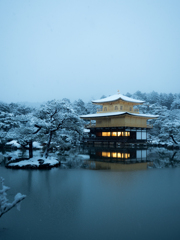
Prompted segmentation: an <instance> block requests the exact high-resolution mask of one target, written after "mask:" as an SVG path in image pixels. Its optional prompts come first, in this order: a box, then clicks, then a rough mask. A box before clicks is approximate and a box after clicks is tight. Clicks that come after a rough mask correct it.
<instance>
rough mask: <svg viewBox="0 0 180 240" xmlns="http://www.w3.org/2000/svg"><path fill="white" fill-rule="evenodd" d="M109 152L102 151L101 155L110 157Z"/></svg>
mask: <svg viewBox="0 0 180 240" xmlns="http://www.w3.org/2000/svg"><path fill="white" fill-rule="evenodd" d="M110 156H111V153H110V152H102V157H110Z"/></svg>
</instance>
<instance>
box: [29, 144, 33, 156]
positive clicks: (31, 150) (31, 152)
mask: <svg viewBox="0 0 180 240" xmlns="http://www.w3.org/2000/svg"><path fill="white" fill-rule="evenodd" d="M29 158H33V142H32V141H30V142H29Z"/></svg>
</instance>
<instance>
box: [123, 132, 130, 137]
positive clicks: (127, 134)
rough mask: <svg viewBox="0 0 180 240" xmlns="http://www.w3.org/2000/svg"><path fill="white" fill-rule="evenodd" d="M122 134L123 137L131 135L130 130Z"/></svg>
mask: <svg viewBox="0 0 180 240" xmlns="http://www.w3.org/2000/svg"><path fill="white" fill-rule="evenodd" d="M122 136H123V137H129V136H130V132H122Z"/></svg>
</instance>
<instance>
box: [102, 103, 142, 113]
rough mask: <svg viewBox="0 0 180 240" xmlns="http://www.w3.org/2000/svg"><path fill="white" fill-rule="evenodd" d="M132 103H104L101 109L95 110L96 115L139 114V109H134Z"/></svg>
mask: <svg viewBox="0 0 180 240" xmlns="http://www.w3.org/2000/svg"><path fill="white" fill-rule="evenodd" d="M134 105H135V104H133V103H129V102H125V101H117V102H114V103H104V104H102V109H97V113H107V112H130V113H136V114H138V113H139V109H137V108H135V109H134Z"/></svg>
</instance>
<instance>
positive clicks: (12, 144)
mask: <svg viewBox="0 0 180 240" xmlns="http://www.w3.org/2000/svg"><path fill="white" fill-rule="evenodd" d="M6 145H11V147H17V148H21V145H20V144H19V143H17V141H16V140H12V141H10V142H8V143H6Z"/></svg>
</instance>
